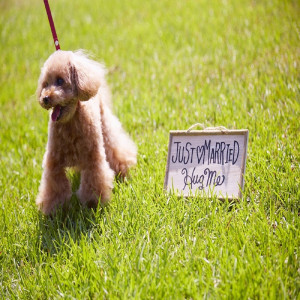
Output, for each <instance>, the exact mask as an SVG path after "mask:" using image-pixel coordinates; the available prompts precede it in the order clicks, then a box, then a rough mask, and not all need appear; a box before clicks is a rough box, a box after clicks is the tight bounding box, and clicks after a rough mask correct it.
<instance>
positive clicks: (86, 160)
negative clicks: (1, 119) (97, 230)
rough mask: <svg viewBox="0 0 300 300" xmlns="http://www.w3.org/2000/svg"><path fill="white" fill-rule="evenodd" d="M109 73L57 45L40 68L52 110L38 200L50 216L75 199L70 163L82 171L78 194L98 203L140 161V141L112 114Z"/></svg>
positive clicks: (43, 98)
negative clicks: (138, 148)
mask: <svg viewBox="0 0 300 300" xmlns="http://www.w3.org/2000/svg"><path fill="white" fill-rule="evenodd" d="M105 73H106V71H105V69H104V67H103V66H102V65H101V64H99V63H97V62H95V61H93V60H91V59H89V58H88V57H87V55H85V54H84V53H83V52H82V51H77V52H72V51H62V50H58V51H56V52H54V53H53V54H52V55H51V56H50V57H49V58H48V60H47V61H46V62H45V64H44V66H43V68H42V71H41V75H40V78H39V82H38V89H37V97H38V101H39V103H40V105H41V106H42V107H43V108H45V109H47V110H48V109H52V111H51V118H50V120H49V125H48V143H47V148H46V153H45V156H44V160H43V169H44V171H43V175H42V180H41V184H40V187H39V194H38V196H37V199H36V204H37V206H38V208H39V209H40V210H41V211H42V212H43V213H44V214H46V215H48V214H53V213H54V212H55V210H56V208H57V207H58V206H59V205H63V204H64V203H65V202H66V201H68V200H70V198H71V195H72V190H71V184H70V182H69V181H68V179H67V176H66V168H69V167H75V168H76V169H77V170H79V171H80V173H81V179H80V187H79V190H78V191H77V196H78V198H79V200H80V202H81V203H82V204H84V205H87V206H89V207H95V206H97V204H98V200H99V199H101V203H102V204H105V203H106V202H108V200H109V199H110V197H111V192H112V188H113V180H114V176H115V175H120V176H122V177H124V176H126V175H127V173H128V170H129V168H130V167H131V166H133V165H135V164H136V156H137V150H136V146H135V144H134V143H133V141H132V140H131V139H130V138H129V136H128V135H127V134H126V133H125V132H124V130H123V128H122V126H121V123H120V122H119V120H118V119H117V117H115V116H114V115H113V113H112V110H111V104H110V91H109V88H108V86H107V83H106V81H105Z"/></svg>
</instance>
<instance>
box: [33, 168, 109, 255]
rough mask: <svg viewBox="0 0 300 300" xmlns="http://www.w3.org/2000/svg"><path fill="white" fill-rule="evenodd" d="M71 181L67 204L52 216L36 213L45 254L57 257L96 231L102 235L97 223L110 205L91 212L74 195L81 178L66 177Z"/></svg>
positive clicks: (41, 248)
mask: <svg viewBox="0 0 300 300" xmlns="http://www.w3.org/2000/svg"><path fill="white" fill-rule="evenodd" d="M68 177H70V180H71V182H72V191H73V195H72V197H71V199H70V201H69V203H68V204H67V205H66V206H64V207H60V208H58V209H57V211H56V213H55V215H52V216H44V215H43V214H42V213H40V214H39V223H38V224H39V226H38V236H37V238H38V240H39V244H40V247H39V248H40V250H41V251H42V252H44V253H45V254H47V255H56V254H58V253H59V252H61V251H63V249H66V246H67V245H69V246H72V245H74V244H76V243H78V242H79V241H80V240H81V239H83V238H84V239H86V238H90V237H91V236H93V234H91V233H92V232H94V231H97V233H98V234H100V235H101V231H102V230H101V228H100V226H99V223H100V222H101V219H102V218H103V215H104V214H105V213H107V212H108V211H109V206H107V207H104V208H103V207H101V205H98V207H97V208H94V209H91V208H88V207H84V206H82V205H81V203H80V201H79V200H78V198H77V197H76V196H75V194H74V192H75V191H76V190H77V189H78V186H79V182H80V175H78V174H77V173H72V174H69V176H68Z"/></svg>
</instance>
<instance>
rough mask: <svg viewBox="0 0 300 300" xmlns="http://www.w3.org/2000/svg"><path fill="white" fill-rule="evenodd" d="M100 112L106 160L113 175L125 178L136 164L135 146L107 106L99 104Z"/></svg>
mask: <svg viewBox="0 0 300 300" xmlns="http://www.w3.org/2000/svg"><path fill="white" fill-rule="evenodd" d="M100 110H101V122H102V123H101V126H102V134H103V138H104V147H105V153H106V158H107V160H108V162H109V165H110V167H111V168H112V169H113V170H114V171H115V173H116V174H117V175H120V176H122V177H125V176H126V175H127V173H128V170H129V168H130V167H131V166H133V165H135V164H136V156H137V149H136V146H135V144H134V142H133V141H132V140H131V138H130V137H129V136H128V134H127V133H126V132H125V131H124V129H123V128H122V125H121V123H120V121H119V120H118V118H117V117H116V116H114V115H113V113H112V111H111V109H110V108H109V107H108V105H106V104H105V103H103V102H101V104H100Z"/></svg>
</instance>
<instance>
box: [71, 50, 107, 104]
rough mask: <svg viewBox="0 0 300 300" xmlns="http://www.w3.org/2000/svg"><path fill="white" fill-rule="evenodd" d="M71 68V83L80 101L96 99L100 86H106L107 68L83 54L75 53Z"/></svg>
mask: <svg viewBox="0 0 300 300" xmlns="http://www.w3.org/2000/svg"><path fill="white" fill-rule="evenodd" d="M69 67H70V76H71V81H72V84H73V85H74V88H75V89H76V93H77V96H78V100H80V101H86V100H89V99H90V98H92V97H94V96H95V95H96V94H97V92H98V90H99V88H100V86H101V85H102V84H105V68H104V67H103V66H102V65H101V64H99V63H97V62H95V61H93V60H91V59H89V58H88V57H87V56H86V55H85V54H83V52H74V53H73V55H72V59H71V62H70V66H69Z"/></svg>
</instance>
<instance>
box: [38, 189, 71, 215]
mask: <svg viewBox="0 0 300 300" xmlns="http://www.w3.org/2000/svg"><path fill="white" fill-rule="evenodd" d="M71 195H72V194H71V191H65V192H63V193H61V194H60V195H59V194H56V193H55V194H50V193H49V194H47V193H43V192H40V193H39V195H38V196H37V198H36V205H37V207H38V209H39V210H40V211H41V212H42V213H43V214H45V215H53V214H54V213H55V211H56V209H57V208H58V207H59V206H63V205H64V204H65V202H66V201H68V200H70V198H71Z"/></svg>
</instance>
